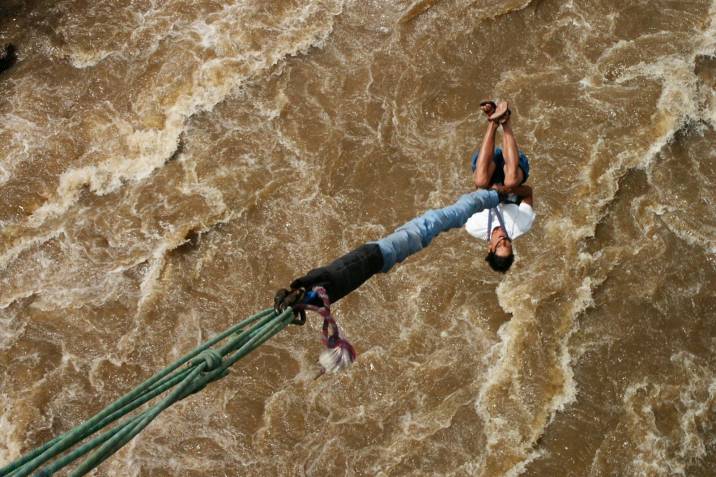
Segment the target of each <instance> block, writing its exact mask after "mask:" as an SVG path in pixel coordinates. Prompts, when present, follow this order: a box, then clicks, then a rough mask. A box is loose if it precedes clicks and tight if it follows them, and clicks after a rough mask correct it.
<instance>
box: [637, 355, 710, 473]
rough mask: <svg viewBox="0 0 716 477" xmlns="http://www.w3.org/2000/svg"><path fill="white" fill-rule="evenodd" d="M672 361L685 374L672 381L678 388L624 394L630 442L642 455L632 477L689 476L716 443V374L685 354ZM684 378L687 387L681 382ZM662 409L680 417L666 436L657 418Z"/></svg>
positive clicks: (644, 386) (641, 388)
mask: <svg viewBox="0 0 716 477" xmlns="http://www.w3.org/2000/svg"><path fill="white" fill-rule="evenodd" d="M671 361H672V362H673V363H674V364H675V365H676V366H677V367H679V368H681V369H682V374H681V375H678V376H674V377H673V378H672V379H675V380H677V382H676V383H672V382H666V383H661V384H652V383H647V382H641V383H636V384H632V385H630V386H629V387H628V388H627V389H626V392H625V393H624V398H623V402H624V406H625V410H626V413H627V419H628V426H629V427H628V428H629V429H631V435H630V439H631V440H632V443H633V445H634V446H635V447H636V450H637V454H636V456H634V458H633V460H632V461H631V463H630V464H629V465H630V470H631V472H633V473H632V475H638V476H645V477H646V476H659V477H660V476H664V477H667V476H668V477H671V476H676V475H679V476H686V475H687V469H688V466H689V465H691V464H694V463H696V462H698V461H699V460H700V459H702V458H703V457H705V455H706V452H707V449H708V448H710V447H711V446H713V444H714V443H716V439H714V438H713V436H710V435H709V432H708V431H709V428H710V427H712V425H711V424H709V420H710V418H711V416H712V408H713V406H714V405H716V373H714V371H713V370H712V369H709V367H708V365H707V364H705V363H704V364H702V363H699V360H698V359H697V358H696V357H695V356H693V355H690V354H689V353H686V352H679V353H677V354H674V355H672V357H671ZM682 379H683V380H685V381H686V382H683V383H682V382H678V381H680V380H682ZM699 397H705V399H699ZM660 406H670V407H671V408H672V409H673V410H674V411H676V412H677V414H678V425H679V427H678V428H673V429H668V433H664V432H663V430H662V428H661V427H660V426H659V425H658V424H657V415H656V414H655V408H657V407H660ZM662 426H663V424H662Z"/></svg>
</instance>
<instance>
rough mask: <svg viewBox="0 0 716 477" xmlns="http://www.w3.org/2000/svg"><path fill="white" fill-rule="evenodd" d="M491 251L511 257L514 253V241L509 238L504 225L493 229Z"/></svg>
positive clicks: (499, 255) (500, 255)
mask: <svg viewBox="0 0 716 477" xmlns="http://www.w3.org/2000/svg"><path fill="white" fill-rule="evenodd" d="M490 251H491V252H495V255H497V256H498V257H509V256H510V255H512V241H511V240H510V239H509V238H507V234H506V233H505V230H504V229H503V228H502V227H497V228H496V229H494V230H493V231H492V237H491V238H490Z"/></svg>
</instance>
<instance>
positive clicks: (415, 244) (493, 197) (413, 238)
mask: <svg viewBox="0 0 716 477" xmlns="http://www.w3.org/2000/svg"><path fill="white" fill-rule="evenodd" d="M499 202H500V199H499V197H498V195H497V192H496V191H494V190H477V191H475V192H471V193H469V194H464V195H462V196H461V197H460V198H459V199H458V200H457V202H455V203H454V204H452V205H449V206H447V207H444V208H442V209H437V210H429V211H427V212H425V213H424V214H423V215H421V216H420V217H416V218H414V219H413V220H411V221H410V222H408V223H406V224H404V225H401V226H400V227H398V228H397V229H395V232H393V233H392V234H390V235H388V236H387V237H385V238H383V239H380V240H378V242H373V243H377V244H378V246H379V247H380V253H381V254H382V255H383V269H382V270H381V272H383V273H386V272H387V271H388V270H390V269H391V268H392V267H393V265H395V264H396V263H398V262H402V261H403V260H405V259H406V258H407V257H409V256H410V255H412V254H414V253H416V252H419V251H420V250H422V249H423V248H425V247H427V246H428V245H429V244H430V242H431V241H432V240H433V239H434V238H435V237H436V236H437V235H438V234H440V232H444V231H446V230H449V229H453V228H457V227H462V226H463V225H465V223H466V222H467V219H469V218H470V217H471V216H472V215H473V214H475V213H477V212H480V211H482V210H485V209H489V208H491V207H497V204H499Z"/></svg>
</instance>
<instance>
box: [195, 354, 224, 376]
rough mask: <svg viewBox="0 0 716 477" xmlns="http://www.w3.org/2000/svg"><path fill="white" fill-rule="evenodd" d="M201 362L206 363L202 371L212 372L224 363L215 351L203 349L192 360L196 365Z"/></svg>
mask: <svg viewBox="0 0 716 477" xmlns="http://www.w3.org/2000/svg"><path fill="white" fill-rule="evenodd" d="M201 361H204V362H205V363H206V366H205V367H204V371H212V370H214V369H216V368H218V367H219V366H221V363H222V362H223V361H224V358H223V357H222V356H221V355H220V354H219V352H218V351H216V350H213V349H205V350H204V351H203V352H202V353H201V354H200V355H199V356H197V357H196V359H195V360H194V362H196V363H198V362H201Z"/></svg>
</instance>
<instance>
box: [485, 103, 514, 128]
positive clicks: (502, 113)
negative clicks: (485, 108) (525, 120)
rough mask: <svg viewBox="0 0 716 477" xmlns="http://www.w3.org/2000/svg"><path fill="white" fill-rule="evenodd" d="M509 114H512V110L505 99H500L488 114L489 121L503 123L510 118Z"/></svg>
mask: <svg viewBox="0 0 716 477" xmlns="http://www.w3.org/2000/svg"><path fill="white" fill-rule="evenodd" d="M510 114H512V111H510V108H509V104H507V101H500V104H498V105H497V109H496V110H495V112H494V113H492V114H491V115H490V121H495V122H497V123H499V124H504V123H506V122H507V121H508V120H509V119H510Z"/></svg>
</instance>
